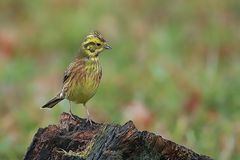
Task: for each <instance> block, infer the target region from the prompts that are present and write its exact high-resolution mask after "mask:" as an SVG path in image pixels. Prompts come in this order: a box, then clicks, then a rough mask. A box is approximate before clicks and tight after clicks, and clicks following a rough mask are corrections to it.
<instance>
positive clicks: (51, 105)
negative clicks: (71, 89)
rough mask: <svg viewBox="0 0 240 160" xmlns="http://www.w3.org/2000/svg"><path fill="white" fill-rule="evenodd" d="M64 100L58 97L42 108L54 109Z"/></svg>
mask: <svg viewBox="0 0 240 160" xmlns="http://www.w3.org/2000/svg"><path fill="white" fill-rule="evenodd" d="M63 99H64V98H63V97H61V96H59V95H57V96H56V97H54V98H53V99H51V100H50V101H48V102H47V103H46V104H45V105H43V106H42V107H41V108H53V107H54V106H55V105H56V104H58V103H59V102H60V101H62V100H63Z"/></svg>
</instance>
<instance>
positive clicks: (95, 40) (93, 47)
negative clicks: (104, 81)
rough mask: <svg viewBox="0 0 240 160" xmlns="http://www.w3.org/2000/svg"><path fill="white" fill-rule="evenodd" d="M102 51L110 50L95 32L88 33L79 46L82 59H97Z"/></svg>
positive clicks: (99, 34)
mask: <svg viewBox="0 0 240 160" xmlns="http://www.w3.org/2000/svg"><path fill="white" fill-rule="evenodd" d="M104 49H111V46H110V45H108V44H107V42H106V40H105V39H104V38H103V36H102V35H101V33H99V32H97V31H94V32H92V33H90V34H89V35H88V36H87V37H86V38H85V40H84V41H83V42H82V44H81V51H82V53H81V54H82V56H84V57H97V56H98V55H99V53H101V52H102V51H103V50H104Z"/></svg>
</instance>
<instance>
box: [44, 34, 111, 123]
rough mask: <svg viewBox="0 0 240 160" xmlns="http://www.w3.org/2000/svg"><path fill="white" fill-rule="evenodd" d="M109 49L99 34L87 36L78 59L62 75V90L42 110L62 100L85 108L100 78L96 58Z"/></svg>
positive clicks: (100, 72) (99, 69)
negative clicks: (79, 104)
mask: <svg viewBox="0 0 240 160" xmlns="http://www.w3.org/2000/svg"><path fill="white" fill-rule="evenodd" d="M110 48H111V47H110V46H109V45H108V44H107V43H106V41H105V39H104V38H103V37H102V35H101V34H100V33H99V32H96V31H95V32H93V33H91V34H89V35H88V36H87V37H86V38H85V40H84V41H83V42H82V44H81V46H80V52H79V56H78V58H77V59H76V60H75V61H74V62H72V63H71V64H70V65H69V66H68V68H67V70H66V71H65V73H64V78H63V87H62V90H61V91H60V93H59V94H57V96H55V97H54V98H53V99H51V100H50V101H49V102H48V103H46V104H45V105H44V106H42V108H52V107H54V106H55V105H56V104H57V103H59V102H60V101H62V100H63V99H67V100H69V102H70V101H73V102H75V103H81V104H83V105H84V107H85V108H86V103H87V101H88V100H89V99H91V98H92V97H93V96H94V94H95V93H96V91H97V88H98V86H99V83H100V80H101V77H102V68H101V65H100V62H99V58H98V56H99V54H100V53H101V52H102V51H103V50H104V49H110ZM70 113H71V114H72V112H71V104H70ZM87 113H88V110H87ZM88 119H89V113H88ZM89 120H90V119H89ZM90 122H91V121H90Z"/></svg>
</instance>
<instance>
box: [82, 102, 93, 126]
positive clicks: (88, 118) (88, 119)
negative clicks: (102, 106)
mask: <svg viewBox="0 0 240 160" xmlns="http://www.w3.org/2000/svg"><path fill="white" fill-rule="evenodd" d="M83 106H84V108H85V109H86V111H87V122H88V121H89V123H90V124H91V125H92V121H91V119H90V114H89V112H88V108H87V106H86V104H85V103H84V104H83Z"/></svg>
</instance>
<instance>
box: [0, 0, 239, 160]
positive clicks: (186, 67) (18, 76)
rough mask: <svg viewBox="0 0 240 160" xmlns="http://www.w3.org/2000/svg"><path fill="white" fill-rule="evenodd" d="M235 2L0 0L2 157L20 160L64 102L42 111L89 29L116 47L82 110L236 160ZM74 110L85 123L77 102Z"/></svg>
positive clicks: (106, 56) (224, 159)
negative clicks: (34, 136) (94, 93)
mask: <svg viewBox="0 0 240 160" xmlns="http://www.w3.org/2000/svg"><path fill="white" fill-rule="evenodd" d="M239 26H240V1H238V0H235V1H234V0H221V1H219V0H211V1H209V0H196V1H187V2H186V1H183V0H176V1H167V0H158V1H157V0H152V1H144V0H121V1H120V0H119V1H111V0H105V1H94V0H88V1H80V0H61V1H60V0H36V1H30V0H15V1H14V0H12V1H10V0H1V1H0V121H1V123H0V159H11V160H15V159H22V157H23V155H24V153H25V151H26V149H27V147H28V145H29V144H30V142H31V140H32V137H33V135H34V133H35V132H36V131H37V129H38V128H39V127H46V126H47V125H48V124H55V123H58V119H59V116H60V114H61V113H62V112H63V111H65V112H68V107H69V106H68V102H67V101H64V102H61V103H60V104H58V105H57V106H56V107H55V108H53V109H52V110H40V106H41V105H43V104H44V103H45V102H47V101H48V100H49V99H50V98H52V97H53V96H54V95H55V94H56V93H57V92H58V91H59V90H60V88H61V85H62V84H61V83H62V78H63V72H64V70H65V69H66V67H67V66H68V64H69V63H70V62H71V61H72V60H74V58H75V57H76V55H77V51H78V48H79V44H80V42H81V41H82V40H83V38H84V37H85V36H86V35H87V34H88V33H89V32H91V31H92V30H98V31H100V32H102V34H103V35H104V37H105V38H106V39H107V40H108V42H109V44H111V45H112V48H113V49H112V50H111V51H105V52H104V53H103V54H102V55H101V57H100V59H101V62H102V67H103V78H102V82H101V85H100V87H99V89H98V92H97V94H96V95H95V96H94V98H92V99H91V100H90V101H89V103H88V107H89V110H90V113H91V116H92V119H94V120H95V121H98V122H108V123H120V124H124V123H125V122H127V121H128V120H130V119H131V120H133V121H134V123H135V124H136V126H137V127H138V128H139V129H140V130H148V131H151V132H154V133H157V134H160V135H162V136H163V137H165V138H167V139H170V140H172V141H175V142H176V143H179V144H183V145H185V146H187V147H189V148H191V149H193V150H194V151H196V152H198V153H202V154H206V155H209V156H211V157H213V158H215V159H220V160H228V159H233V160H237V159H240V136H239V135H240V108H239V107H240V56H239V53H240V29H239ZM73 111H74V113H75V114H77V115H79V116H81V117H85V116H86V114H85V110H84V108H83V107H82V106H81V105H74V106H73Z"/></svg>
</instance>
